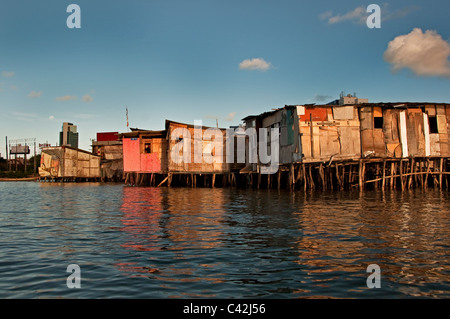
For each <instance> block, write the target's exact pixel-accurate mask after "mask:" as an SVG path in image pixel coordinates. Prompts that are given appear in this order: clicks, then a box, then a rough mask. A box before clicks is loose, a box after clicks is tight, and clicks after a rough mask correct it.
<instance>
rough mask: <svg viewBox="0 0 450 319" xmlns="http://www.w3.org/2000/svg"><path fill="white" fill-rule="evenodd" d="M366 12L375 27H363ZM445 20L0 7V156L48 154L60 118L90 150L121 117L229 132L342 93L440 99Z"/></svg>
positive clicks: (9, 0) (304, 8) (405, 11)
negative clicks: (11, 151)
mask: <svg viewBox="0 0 450 319" xmlns="http://www.w3.org/2000/svg"><path fill="white" fill-rule="evenodd" d="M71 3H75V4H77V5H79V6H80V8H81V28H79V29H70V28H68V27H67V25H66V20H67V17H68V16H69V15H70V13H67V12H66V8H67V6H68V5H69V4H71ZM371 3H374V4H378V5H379V6H380V7H381V21H382V22H381V28H379V29H370V28H368V27H367V25H366V23H365V20H366V17H367V16H368V15H369V13H367V12H365V9H366V8H367V6H368V5H369V4H371ZM363 11H364V12H363ZM448 12H450V2H449V1H448V0H435V1H401V0H398V1H389V2H376V1H373V0H372V1H345V2H344V1H339V2H338V1H324V0H319V1H298V0H297V1H291V0H289V1H286V0H280V1H249V0H240V1H234V0H227V1H225V0H209V1H206V0H199V1H196V0H193V1H188V0H184V1H178V0H164V1H154V0H149V1H142V0H129V1H126V2H124V1H120V2H119V1H99V0H96V1H93V0H89V1H87V0H72V1H62V0H40V1H32V0H20V1H18V0H15V1H13V0H0V111H1V112H0V153H1V154H2V155H4V154H5V136H8V138H9V139H21V138H36V139H37V142H38V143H44V142H46V141H48V142H49V143H51V144H56V143H57V142H58V139H59V131H60V130H61V126H62V122H66V121H67V122H72V123H74V124H75V125H77V126H78V131H79V134H80V147H81V148H83V149H90V148H89V145H90V139H92V138H95V137H96V133H97V132H107V131H119V132H125V131H126V129H127V127H126V116H125V109H126V107H128V112H129V123H130V126H131V127H139V128H145V129H154V130H159V129H163V128H164V121H165V119H170V120H174V121H180V122H186V123H193V122H194V120H202V121H203V123H204V125H211V126H215V123H216V119H217V120H218V122H219V126H221V127H228V126H230V125H237V124H239V123H240V122H241V119H242V118H243V117H245V116H247V115H249V114H259V113H262V112H265V111H268V110H271V109H272V108H278V107H282V106H284V105H286V104H304V103H318V104H321V103H327V102H329V101H331V100H333V99H336V98H338V96H339V93H340V92H341V91H344V92H346V93H352V94H353V92H356V94H357V96H359V97H361V98H368V99H369V102H383V101H385V102H397V101H411V102H420V101H431V102H450V76H449V72H448V71H449V69H450V66H449V56H450V53H449V52H447V49H448V48H449V47H450V44H449V39H450V24H449V23H448ZM415 29H416V31H414V32H413V30H415ZM427 30H428V31H429V32H427ZM419 31H420V32H419ZM402 36H404V37H402ZM394 39H397V40H396V41H395V44H396V46H394V45H393V46H392V49H391V52H390V54H389V58H388V59H387V58H386V51H387V50H388V45H389V43H390V42H391V41H393V40H394ZM405 43H406V44H407V45H403V44H405ZM398 44H402V45H403V46H402V47H401V48H399V46H398ZM425 44H427V45H425ZM427 48H428V49H427ZM430 48H431V49H430ZM417 50H418V51H419V53H417ZM427 50H428V51H427ZM431 52H439V54H437V55H435V54H433V53H431ZM246 60H247V62H245V61H246ZM439 62H440V63H439ZM252 66H253V68H251V67H252ZM395 66H396V67H397V69H398V70H396V71H395V70H394V67H395Z"/></svg>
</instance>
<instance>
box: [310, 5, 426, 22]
mask: <svg viewBox="0 0 450 319" xmlns="http://www.w3.org/2000/svg"><path fill="white" fill-rule="evenodd" d="M418 9H419V7H418V6H414V5H412V6H408V7H405V8H401V9H398V10H395V11H391V10H390V8H389V3H385V4H383V5H382V7H381V21H382V22H384V21H388V20H392V19H398V18H403V17H405V16H407V15H408V14H410V13H411V12H413V11H416V10H418ZM370 14H371V12H367V8H366V7H363V6H360V7H356V8H355V9H353V10H351V11H349V12H347V13H344V14H336V15H333V12H332V11H326V12H323V13H321V14H319V19H320V20H328V24H336V23H341V22H346V21H350V22H353V23H357V24H361V25H366V21H367V18H368V17H369V15H370Z"/></svg>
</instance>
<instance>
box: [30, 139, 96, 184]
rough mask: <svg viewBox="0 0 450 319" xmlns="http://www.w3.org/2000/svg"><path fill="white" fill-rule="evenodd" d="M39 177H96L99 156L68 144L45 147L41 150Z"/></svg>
mask: <svg viewBox="0 0 450 319" xmlns="http://www.w3.org/2000/svg"><path fill="white" fill-rule="evenodd" d="M39 176H40V177H41V178H50V179H56V180H64V179H68V180H77V179H89V180H92V179H97V178H100V177H101V174H100V156H98V155H94V154H92V153H90V152H88V151H84V150H81V149H77V148H72V147H69V146H54V147H46V148H43V149H42V152H41V163H40V167H39Z"/></svg>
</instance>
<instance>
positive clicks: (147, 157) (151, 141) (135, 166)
mask: <svg viewBox="0 0 450 319" xmlns="http://www.w3.org/2000/svg"><path fill="white" fill-rule="evenodd" d="M119 138H122V143H123V169H124V172H125V173H130V172H135V173H159V174H163V173H167V142H166V131H149V130H134V131H132V132H127V133H121V134H119Z"/></svg>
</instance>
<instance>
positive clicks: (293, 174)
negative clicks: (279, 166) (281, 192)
mask: <svg viewBox="0 0 450 319" xmlns="http://www.w3.org/2000/svg"><path fill="white" fill-rule="evenodd" d="M294 176H295V168H294V164H293V163H291V170H290V175H289V185H290V186H289V188H291V189H292V190H294V189H295V181H294V178H295V177H294Z"/></svg>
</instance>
